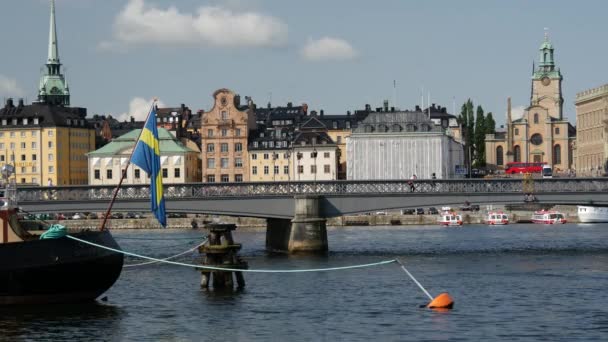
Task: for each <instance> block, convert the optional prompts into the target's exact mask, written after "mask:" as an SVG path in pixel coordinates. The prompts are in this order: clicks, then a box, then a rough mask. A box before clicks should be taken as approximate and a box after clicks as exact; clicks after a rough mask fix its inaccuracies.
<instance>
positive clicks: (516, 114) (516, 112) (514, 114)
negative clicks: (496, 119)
mask: <svg viewBox="0 0 608 342" xmlns="http://www.w3.org/2000/svg"><path fill="white" fill-rule="evenodd" d="M525 110H526V107H525V106H515V107H512V108H511V120H517V119H521V118H522V117H523V116H524V111H525Z"/></svg>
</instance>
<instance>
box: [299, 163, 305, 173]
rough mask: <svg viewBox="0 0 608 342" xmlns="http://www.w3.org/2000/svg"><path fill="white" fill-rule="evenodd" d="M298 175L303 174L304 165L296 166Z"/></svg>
mask: <svg viewBox="0 0 608 342" xmlns="http://www.w3.org/2000/svg"><path fill="white" fill-rule="evenodd" d="M298 173H304V165H298Z"/></svg>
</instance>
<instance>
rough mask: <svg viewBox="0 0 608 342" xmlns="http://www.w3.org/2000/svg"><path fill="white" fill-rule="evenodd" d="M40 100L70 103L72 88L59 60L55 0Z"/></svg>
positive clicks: (39, 88)
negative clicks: (62, 71)
mask: <svg viewBox="0 0 608 342" xmlns="http://www.w3.org/2000/svg"><path fill="white" fill-rule="evenodd" d="M38 102H39V103H47V104H52V105H60V106H69V105H70V88H69V87H68V81H67V80H66V79H65V77H64V76H63V74H62V73H61V62H60V61H59V47H58V45H57V27H56V25H55V0H51V20H50V27H49V55H48V59H47V61H46V70H45V72H44V75H42V76H41V77H40V85H39V86H38Z"/></svg>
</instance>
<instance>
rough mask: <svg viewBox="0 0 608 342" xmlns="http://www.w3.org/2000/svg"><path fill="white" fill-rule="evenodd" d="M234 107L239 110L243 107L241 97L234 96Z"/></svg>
mask: <svg viewBox="0 0 608 342" xmlns="http://www.w3.org/2000/svg"><path fill="white" fill-rule="evenodd" d="M234 106H235V107H237V108H238V107H240V106H241V95H234Z"/></svg>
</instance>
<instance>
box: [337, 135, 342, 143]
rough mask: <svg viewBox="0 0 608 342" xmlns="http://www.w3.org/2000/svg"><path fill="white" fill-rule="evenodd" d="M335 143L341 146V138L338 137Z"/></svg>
mask: <svg viewBox="0 0 608 342" xmlns="http://www.w3.org/2000/svg"><path fill="white" fill-rule="evenodd" d="M337 143H338V144H341V143H342V136H340V135H338V138H337Z"/></svg>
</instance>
